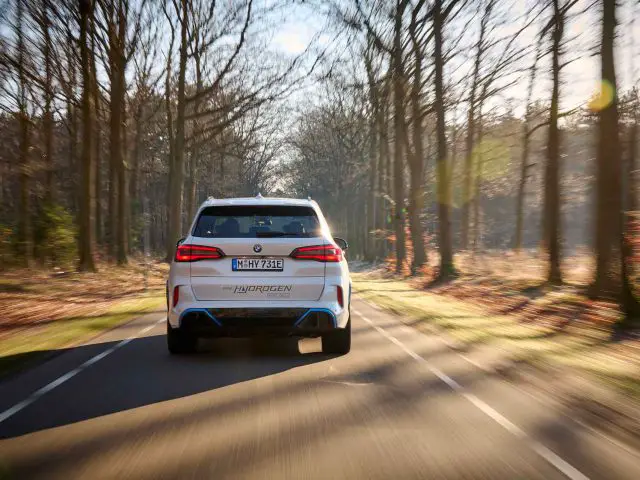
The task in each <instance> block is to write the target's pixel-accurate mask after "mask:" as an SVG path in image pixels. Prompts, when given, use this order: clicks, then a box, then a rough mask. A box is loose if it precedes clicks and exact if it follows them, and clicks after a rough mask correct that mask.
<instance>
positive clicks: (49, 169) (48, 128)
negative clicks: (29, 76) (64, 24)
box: [42, 0, 56, 205]
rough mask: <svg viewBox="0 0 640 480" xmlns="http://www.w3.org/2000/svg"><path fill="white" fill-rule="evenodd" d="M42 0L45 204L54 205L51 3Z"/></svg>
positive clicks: (47, 0)
mask: <svg viewBox="0 0 640 480" xmlns="http://www.w3.org/2000/svg"><path fill="white" fill-rule="evenodd" d="M50 1H51V0H42V35H43V38H44V45H43V49H42V55H43V57H44V72H45V73H44V76H45V79H44V83H45V84H44V111H43V113H42V117H43V125H42V126H43V135H44V164H45V196H44V199H45V203H46V204H48V205H52V204H53V203H54V202H55V200H56V195H55V185H54V175H53V174H54V170H53V169H54V165H53V110H52V103H53V72H52V61H51V31H50V20H49V2H50Z"/></svg>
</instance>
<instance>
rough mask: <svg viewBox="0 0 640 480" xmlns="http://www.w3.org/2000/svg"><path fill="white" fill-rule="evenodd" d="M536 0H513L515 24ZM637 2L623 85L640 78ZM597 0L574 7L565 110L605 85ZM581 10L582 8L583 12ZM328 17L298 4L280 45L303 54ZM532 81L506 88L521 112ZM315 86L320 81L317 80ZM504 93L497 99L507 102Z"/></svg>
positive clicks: (622, 30)
mask: <svg viewBox="0 0 640 480" xmlns="http://www.w3.org/2000/svg"><path fill="white" fill-rule="evenodd" d="M476 1H479V0H476ZM532 3H535V2H533V0H520V1H519V2H513V4H512V12H513V16H514V21H513V23H512V24H511V25H510V26H511V28H512V29H513V30H514V31H515V30H517V29H518V28H519V27H520V25H521V23H518V22H517V20H516V17H517V15H518V14H519V13H522V12H524V11H525V10H526V9H527V7H528V6H529V5H531V4H532ZM538 3H539V2H538ZM636 3H637V2H635V1H634V0H623V1H622V2H620V6H619V8H618V24H619V26H618V29H617V34H618V38H617V39H616V42H617V43H616V56H617V58H616V69H617V77H618V78H617V80H618V86H619V88H620V89H622V90H626V89H628V88H630V87H631V86H632V85H634V84H637V83H638V80H639V76H638V71H639V70H638V67H635V68H633V70H634V71H632V68H631V59H632V53H635V56H636V57H640V55H638V54H639V53H640V20H638V21H633V17H634V13H635V15H637V14H638V12H640V8H638V6H637V5H636ZM591 4H593V0H579V1H578V3H577V4H576V5H575V7H573V9H572V12H574V14H573V15H572V17H571V18H570V20H569V22H568V25H567V28H566V33H565V39H570V42H568V43H567V48H566V51H565V57H564V59H565V60H566V61H569V63H568V64H567V65H566V66H565V67H564V69H563V71H562V86H561V96H562V100H561V110H563V111H566V110H571V109H574V108H577V107H581V106H584V105H586V104H587V103H588V101H589V99H590V98H591V97H592V96H593V94H594V92H596V91H598V90H599V85H600V84H599V75H600V61H599V57H598V56H597V51H598V48H597V47H598V43H599V38H600V27H599V21H600V9H599V8H598V7H597V6H595V7H593V6H591ZM578 12H582V13H580V14H577V13H578ZM325 22H326V18H325V17H324V15H323V13H321V12H317V11H314V10H313V9H309V8H298V9H297V10H294V11H293V12H292V13H291V15H290V16H289V18H288V19H287V20H286V22H285V23H284V24H283V25H282V26H281V27H280V28H279V30H278V32H277V33H276V35H275V37H274V46H275V47H276V48H279V49H282V50H283V51H284V52H287V53H289V54H298V53H300V52H302V51H304V49H305V48H306V46H307V45H308V44H309V42H310V41H311V40H312V38H313V37H314V35H315V34H317V33H318V32H319V31H320V30H321V29H322V26H323V25H324V23H325ZM538 28H539V25H534V26H532V27H531V28H530V29H529V30H528V31H527V32H526V33H525V34H524V35H523V36H522V41H521V44H522V48H526V47H527V46H530V45H533V44H534V43H535V36H536V34H537V29H538ZM476 31H477V30H475V29H474V28H470V29H469V32H467V36H468V37H469V38H468V39H467V41H469V42H473V41H474V38H473V36H472V35H473V33H475V32H476ZM594 53H596V55H594ZM463 61H464V62H466V63H467V65H462V68H461V69H460V75H461V76H464V74H465V73H466V72H467V71H468V70H469V69H470V68H471V61H470V60H469V59H465V60H463ZM530 62H531V57H528V58H527V59H526V60H525V61H524V62H523V66H522V68H526V67H528V65H530ZM549 63H550V57H549V56H548V57H546V58H545V59H544V60H542V61H541V62H540V63H539V67H540V70H539V71H540V74H539V75H538V81H537V82H536V87H535V89H534V97H535V98H536V99H540V100H543V101H544V100H548V96H549V91H550V84H549V82H550V78H549V76H548V75H547V74H546V72H547V71H549ZM636 63H640V58H637V59H636ZM527 82H528V74H527V72H523V73H521V74H519V75H518V78H517V83H516V85H515V86H514V87H512V88H510V89H508V90H507V91H505V92H504V97H507V98H509V99H512V101H513V104H514V105H515V113H516V115H522V114H523V112H524V99H525V95H526V86H527ZM315 88H318V86H317V85H316V87H315ZM504 97H503V98H502V99H500V100H497V101H499V102H504Z"/></svg>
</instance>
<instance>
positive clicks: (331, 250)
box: [291, 245, 342, 262]
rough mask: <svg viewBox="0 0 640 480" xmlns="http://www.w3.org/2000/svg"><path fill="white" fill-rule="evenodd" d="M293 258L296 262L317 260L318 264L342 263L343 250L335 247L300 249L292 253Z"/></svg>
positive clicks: (323, 246)
mask: <svg viewBox="0 0 640 480" xmlns="http://www.w3.org/2000/svg"><path fill="white" fill-rule="evenodd" d="M291 258H294V259H296V260H315V261H316V262H340V261H342V250H340V247H337V246H335V245H314V246H311V247H299V248H296V249H295V250H294V251H293V252H291Z"/></svg>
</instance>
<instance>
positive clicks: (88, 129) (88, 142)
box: [78, 0, 95, 272]
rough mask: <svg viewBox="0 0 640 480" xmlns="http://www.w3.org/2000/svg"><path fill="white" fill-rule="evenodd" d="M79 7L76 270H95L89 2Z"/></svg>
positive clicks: (90, 1)
mask: <svg viewBox="0 0 640 480" xmlns="http://www.w3.org/2000/svg"><path fill="white" fill-rule="evenodd" d="M79 6H80V62H81V68H82V99H81V110H82V161H81V165H82V177H81V181H80V185H81V195H80V210H79V214H80V221H79V222H78V226H79V229H78V243H79V245H78V253H79V256H80V261H79V270H80V271H85V272H86V271H91V272H92V271H95V263H94V258H93V246H94V238H93V234H94V224H93V221H94V216H93V207H94V203H93V201H94V199H93V188H94V178H93V177H94V163H93V153H94V152H93V134H94V118H93V105H92V103H93V95H92V92H91V89H92V87H93V84H94V82H93V78H92V69H91V56H90V54H89V45H88V42H89V38H88V37H89V35H88V31H89V21H90V20H89V19H90V18H91V17H92V16H93V2H92V0H79Z"/></svg>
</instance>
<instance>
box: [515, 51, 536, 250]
mask: <svg viewBox="0 0 640 480" xmlns="http://www.w3.org/2000/svg"><path fill="white" fill-rule="evenodd" d="M540 45H541V43H540V41H538V44H537V47H536V52H535V58H534V60H533V64H532V65H531V69H530V71H529V85H528V87H527V99H526V112H525V116H524V123H523V125H522V156H521V158H520V179H519V180H518V195H517V197H516V232H515V236H514V249H515V251H516V253H519V252H520V249H521V248H522V228H523V223H524V222H523V217H524V195H525V189H526V186H527V178H528V171H529V145H530V140H531V134H530V133H529V128H530V123H531V115H532V109H531V102H532V100H533V87H534V85H535V83H536V72H537V66H538V57H539V56H540Z"/></svg>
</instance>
